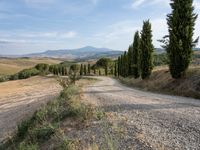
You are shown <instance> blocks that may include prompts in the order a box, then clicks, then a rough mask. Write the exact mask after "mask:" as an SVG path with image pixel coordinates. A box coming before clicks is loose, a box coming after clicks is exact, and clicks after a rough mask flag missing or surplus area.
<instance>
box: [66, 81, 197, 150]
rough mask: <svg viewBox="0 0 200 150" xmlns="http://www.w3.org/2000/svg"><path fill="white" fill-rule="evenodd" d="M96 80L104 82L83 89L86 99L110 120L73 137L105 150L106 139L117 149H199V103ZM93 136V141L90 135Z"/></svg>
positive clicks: (78, 132)
mask: <svg viewBox="0 0 200 150" xmlns="http://www.w3.org/2000/svg"><path fill="white" fill-rule="evenodd" d="M96 78H97V79H100V80H101V81H98V82H96V83H95V84H93V85H89V86H87V87H86V88H85V89H84V99H85V102H87V103H90V104H93V105H96V106H98V107H100V108H102V109H103V110H104V111H105V112H106V114H107V116H108V117H107V119H106V121H99V122H93V123H92V124H91V127H88V128H86V129H84V130H80V131H77V132H71V133H70V132H69V135H70V136H71V137H73V136H79V137H81V139H80V140H81V141H82V142H83V143H84V142H86V143H88V142H89V143H96V144H97V145H98V146H99V147H104V148H105V146H102V144H101V143H103V141H102V140H105V139H107V143H112V144H111V146H112V147H115V149H166V150H174V149H176V150H199V149H200V101H199V100H195V99H191V98H184V97H177V96H168V95H162V94H153V93H150V92H144V91H139V90H136V89H132V88H128V87H126V86H124V85H121V84H120V83H119V82H118V81H116V80H115V79H112V78H107V77H96ZM88 133H90V134H88ZM117 133H120V134H117ZM91 134H92V135H93V141H92V140H91V136H87V135H91ZM116 134H117V135H116ZM106 137H109V138H106ZM94 139H95V140H94ZM104 142H105V141H104ZM108 146H109V144H108ZM111 146H110V147H111Z"/></svg>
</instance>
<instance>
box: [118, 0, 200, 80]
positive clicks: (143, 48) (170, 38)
mask: <svg viewBox="0 0 200 150" xmlns="http://www.w3.org/2000/svg"><path fill="white" fill-rule="evenodd" d="M170 6H171V8H172V12H171V14H169V15H167V24H168V31H169V35H166V36H164V38H163V40H159V41H160V42H162V43H164V45H163V47H164V48H165V49H166V51H167V55H168V59H169V69H170V73H171V76H172V77H173V78H175V79H178V78H182V77H183V76H185V73H186V71H187V69H188V67H189V64H190V62H191V58H192V52H193V50H192V48H193V47H194V46H195V45H196V44H197V43H198V38H197V39H196V40H193V35H194V26H195V21H196V19H197V14H195V13H194V7H193V0H171V3H170ZM153 51H154V47H153V44H152V29H151V23H150V22H149V20H147V21H144V23H143V28H142V31H141V33H139V31H137V32H136V33H135V35H134V41H133V44H131V45H130V46H129V49H128V52H124V54H123V55H121V56H120V57H119V58H118V61H117V68H118V69H117V71H118V73H116V74H115V75H116V76H117V75H118V76H122V77H128V76H133V77H134V78H139V77H140V76H141V78H142V79H147V78H149V77H150V75H151V72H152V70H153Z"/></svg>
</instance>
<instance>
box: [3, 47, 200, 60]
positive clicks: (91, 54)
mask: <svg viewBox="0 0 200 150" xmlns="http://www.w3.org/2000/svg"><path fill="white" fill-rule="evenodd" d="M194 50H195V51H200V48H194ZM164 52H166V51H165V50H164V49H162V48H155V53H157V54H161V53H164ZM122 54H123V51H120V50H113V49H108V48H96V47H92V46H86V47H83V48H78V49H63V50H47V51H45V52H42V53H33V54H27V55H0V57H50V58H64V59H69V60H74V59H76V60H88V59H98V58H101V57H111V58H117V57H118V56H120V55H122Z"/></svg>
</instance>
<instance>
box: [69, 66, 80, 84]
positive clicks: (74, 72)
mask: <svg viewBox="0 0 200 150" xmlns="http://www.w3.org/2000/svg"><path fill="white" fill-rule="evenodd" d="M79 71H80V65H78V64H73V65H71V66H70V73H71V74H70V79H71V80H72V83H73V84H75V83H76V80H77V79H78V74H79Z"/></svg>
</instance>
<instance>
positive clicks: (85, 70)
mask: <svg viewBox="0 0 200 150" xmlns="http://www.w3.org/2000/svg"><path fill="white" fill-rule="evenodd" d="M83 71H84V75H85V76H86V75H87V67H86V65H84V68H83Z"/></svg>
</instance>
